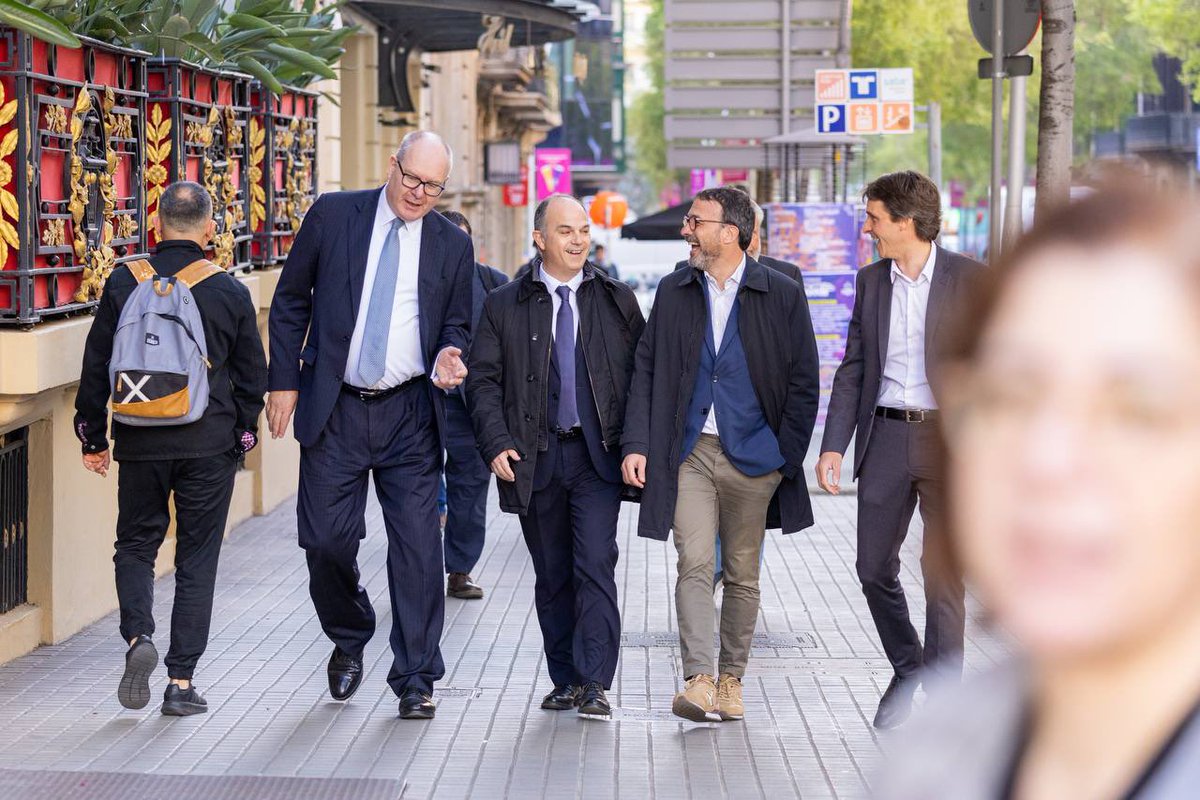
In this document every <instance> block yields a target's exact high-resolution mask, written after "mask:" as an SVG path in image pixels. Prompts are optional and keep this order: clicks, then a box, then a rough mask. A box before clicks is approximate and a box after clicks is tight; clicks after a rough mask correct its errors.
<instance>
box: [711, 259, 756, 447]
mask: <svg viewBox="0 0 1200 800" xmlns="http://www.w3.org/2000/svg"><path fill="white" fill-rule="evenodd" d="M745 274H746V257H745V256H744V255H743V256H742V263H740V264H738V268H737V269H735V270H734V271H733V275H731V276H729V279H728V280H726V281H725V286H724V287H721V286H718V285H717V282H716V280H715V279H714V278H713V276H712V275H710V274H708V273H707V272H705V273H704V285H705V286H706V287H707V288H708V321H709V323H710V324H711V325H712V336H713V349H714V350H715V351H716V352H720V351H721V341H722V340H723V339H724V338H725V328H726V327H727V326H728V325H729V315H730V314H732V313H733V303H734V301H735V300H737V293H738V288H739V287H740V286H741V285H742V277H743V276H744V275H745ZM700 432H701V433H711V434H713V435H714V436H716V435H717V404H716V403H713V404H712V406H711V407H710V408H709V409H708V418H707V419H705V420H704V427H703V428H701V429H700Z"/></svg>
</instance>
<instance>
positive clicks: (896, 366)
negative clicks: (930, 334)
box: [877, 245, 937, 411]
mask: <svg viewBox="0 0 1200 800" xmlns="http://www.w3.org/2000/svg"><path fill="white" fill-rule="evenodd" d="M936 261H937V245H931V246H930V248H929V260H927V261H926V262H925V266H924V268H922V270H921V274H920V275H919V276H917V279H916V280H915V281H914V280H910V279H909V277H908V276H907V275H905V274H904V273H903V272H902V271H901V270H900V267H898V266H897V265H896V262H895V261H893V262H892V271H891V274H890V276H889V277H890V278H891V281H892V308H891V318H890V321H889V324H888V349H887V360H886V361H885V362H884V365H883V380H882V381H881V383H880V386H879V400H878V401H877V405H881V406H887V407H888V408H908V409H923V410H926V411H931V410H933V409H936V408H937V401H935V400H934V399H933V391H932V390H931V389H930V388H929V376H927V375H926V374H925V316H926V312H927V311H928V310H929V289H930V287H931V286H932V285H933V268H934V262H936Z"/></svg>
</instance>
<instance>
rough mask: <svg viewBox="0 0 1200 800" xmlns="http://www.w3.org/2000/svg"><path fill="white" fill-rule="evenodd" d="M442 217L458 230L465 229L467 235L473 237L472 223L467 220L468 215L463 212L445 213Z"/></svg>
mask: <svg viewBox="0 0 1200 800" xmlns="http://www.w3.org/2000/svg"><path fill="white" fill-rule="evenodd" d="M442 216H443V217H445V218H446V219H448V220H450V221H451V222H453V223H454V226H455V227H456V228H463V229H464V230H466V232H467V235H468V236H470V235H471V221H470V220H469V219H467V215H466V214H464V213H462V212H461V211H443V212H442Z"/></svg>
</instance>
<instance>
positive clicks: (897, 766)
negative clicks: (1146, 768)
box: [871, 661, 1200, 800]
mask: <svg viewBox="0 0 1200 800" xmlns="http://www.w3.org/2000/svg"><path fill="white" fill-rule="evenodd" d="M1029 698H1030V694H1029V675H1028V671H1027V670H1026V668H1025V665H1024V664H1023V663H1022V662H1020V661H1011V662H1009V663H1007V664H1004V665H1002V666H1000V667H998V668H996V669H994V670H992V671H991V672H989V673H986V674H983V675H976V676H974V677H972V678H970V679H969V680H968V681H967V682H966V683H964V684H962V685H961V686H956V687H947V688H946V689H945V691H944V692H941V693H939V694H936V695H934V696H933V697H932V698H931V699H930V701H929V702H928V703H927V704H926V706H925V707H924V708H922V709H921V710H920V711H919V712H918V713H917V714H916V715H914V718H913V720H912V722H911V723H910V724H908V725H905V726H904V728H902V729H901V731H899V732H897V733H898V734H899V735H895V736H887V737H884V738H883V742H882V743H883V749H884V752H885V761H884V767H883V769H882V770H881V771H880V772H879V774H878V775H876V776H875V777H874V778H873V779H872V781H871V797H872V798H874V800H935V799H936V800H941V798H947V799H948V800H950V799H952V800H997V798H999V797H1000V793H1001V792H1002V791H1003V790H1004V787H1005V785H1006V784H1007V782H1008V772H1009V770H1010V769H1011V768H1012V761H1013V757H1014V755H1015V754H1016V749H1017V746H1018V745H1019V739H1020V736H1022V735H1023V734H1022V726H1023V720H1024V716H1025V712H1026V710H1027V708H1028V704H1029ZM1198 786H1200V717H1193V718H1192V719H1191V720H1190V722H1188V723H1187V725H1186V727H1185V728H1184V729H1183V731H1182V732H1181V733H1180V735H1179V738H1177V739H1176V740H1175V743H1174V745H1173V746H1172V747H1171V749H1170V751H1169V752H1168V754H1167V756H1166V758H1165V759H1164V760H1163V761H1161V762H1160V763H1159V764H1157V765H1156V766H1155V768H1154V771H1153V773H1152V774H1151V775H1150V777H1149V780H1148V781H1147V782H1146V783H1145V784H1144V785H1143V786H1142V787H1141V789H1140V791H1138V793H1137V795H1136V798H1137V800H1182V798H1190V797H1195V796H1196V790H1197V787H1198ZM1113 788H1114V789H1119V788H1123V787H1113Z"/></svg>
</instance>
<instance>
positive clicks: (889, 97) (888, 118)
mask: <svg viewBox="0 0 1200 800" xmlns="http://www.w3.org/2000/svg"><path fill="white" fill-rule="evenodd" d="M813 79H814V83H815V88H816V116H817V133H819V134H835V133H843V134H844V133H850V134H855V135H866V134H880V133H912V132H913V110H914V109H913V74H912V69H910V68H907V67H904V68H891V69H819V70H817V71H816V73H815V75H814V76H813Z"/></svg>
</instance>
